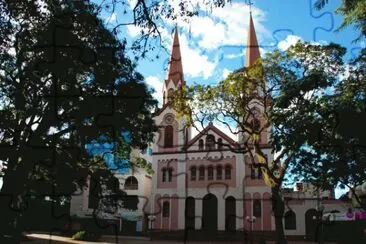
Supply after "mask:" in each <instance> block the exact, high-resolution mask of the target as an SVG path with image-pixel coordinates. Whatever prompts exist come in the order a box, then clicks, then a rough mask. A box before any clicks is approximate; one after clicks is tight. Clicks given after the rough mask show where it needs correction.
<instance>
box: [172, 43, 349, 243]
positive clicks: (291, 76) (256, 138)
mask: <svg viewBox="0 0 366 244" xmlns="http://www.w3.org/2000/svg"><path fill="white" fill-rule="evenodd" d="M344 54H345V49H344V48H342V47H340V46H339V45H336V44H330V45H327V46H319V45H310V44H309V43H300V42H299V43H297V44H296V45H294V46H292V47H290V48H289V49H288V50H287V51H285V52H280V51H279V50H276V51H274V52H273V53H270V54H268V55H267V57H266V58H265V59H264V60H263V61H261V60H258V61H257V62H256V64H255V65H253V66H251V67H249V68H242V69H240V70H237V71H236V72H234V73H232V74H230V75H229V76H228V78H227V79H225V80H223V81H221V82H219V83H218V84H217V85H215V86H205V85H193V86H184V87H182V89H180V90H178V91H177V92H176V93H175V95H174V99H173V102H172V106H173V108H174V109H175V111H177V113H178V114H179V115H180V116H182V117H183V118H185V120H186V122H187V126H194V127H196V129H197V130H199V131H201V130H202V127H204V126H205V125H206V124H207V122H211V121H215V122H217V123H221V124H222V125H224V126H226V127H227V128H228V129H229V130H230V131H231V132H232V133H233V134H237V135H239V136H240V137H241V139H240V141H239V145H238V146H237V147H231V146H230V145H224V146H226V147H229V148H230V149H231V150H232V151H233V152H236V153H243V154H245V155H247V156H248V157H249V160H250V163H251V164H253V165H254V166H255V167H257V168H259V169H260V170H262V173H263V176H264V180H265V182H266V184H267V185H268V186H269V187H271V190H272V209H273V214H274V216H275V225H276V233H277V243H286V240H285V238H284V230H283V224H282V218H283V216H284V210H285V205H284V201H283V199H282V197H281V195H280V189H281V186H282V183H283V181H284V179H285V177H286V174H287V173H289V172H290V169H292V168H293V167H294V165H296V164H298V152H299V151H300V149H303V148H308V147H311V146H312V145H313V144H316V143H317V141H318V139H319V138H318V132H319V128H321V127H319V126H320V125H321V126H331V124H330V123H331V122H332V121H333V120H334V119H335V118H334V117H332V116H329V117H327V116H328V115H331V114H327V115H324V116H322V114H318V113H317V112H318V111H319V109H320V107H321V103H319V100H320V99H321V98H322V95H323V94H324V93H325V91H326V90H327V88H329V87H332V86H333V85H334V84H335V83H336V81H337V78H338V75H339V74H340V73H341V72H342V67H343V61H342V57H343V55H344ZM258 110H259V113H258ZM266 133H271V141H269V142H267V141H266V140H263V139H262V138H263V135H265V134H266ZM268 143H269V144H271V145H272V147H273V153H274V154H275V155H276V157H275V158H274V159H272V158H271V157H267V155H268V154H267V152H266V144H268ZM304 151H305V149H304ZM266 154H267V155H266ZM305 163H306V162H305Z"/></svg>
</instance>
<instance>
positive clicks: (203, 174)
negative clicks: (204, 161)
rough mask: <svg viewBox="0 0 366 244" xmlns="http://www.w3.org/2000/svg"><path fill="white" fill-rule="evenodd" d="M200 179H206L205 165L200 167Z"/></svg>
mask: <svg viewBox="0 0 366 244" xmlns="http://www.w3.org/2000/svg"><path fill="white" fill-rule="evenodd" d="M199 174H200V175H199V180H204V179H205V168H204V167H203V166H201V167H200V169H199Z"/></svg>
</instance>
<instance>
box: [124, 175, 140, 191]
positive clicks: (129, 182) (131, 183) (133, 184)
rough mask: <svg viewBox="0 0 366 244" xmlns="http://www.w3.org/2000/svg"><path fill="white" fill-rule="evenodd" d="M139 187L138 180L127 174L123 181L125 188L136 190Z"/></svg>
mask: <svg viewBox="0 0 366 244" xmlns="http://www.w3.org/2000/svg"><path fill="white" fill-rule="evenodd" d="M138 188H139V185H138V181H137V179H136V177H135V176H129V177H128V178H127V179H126V181H125V190H137V189H138Z"/></svg>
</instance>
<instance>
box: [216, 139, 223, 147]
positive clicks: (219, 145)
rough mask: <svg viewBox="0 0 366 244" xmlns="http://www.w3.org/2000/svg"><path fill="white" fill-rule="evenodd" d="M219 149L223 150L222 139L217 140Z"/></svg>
mask: <svg viewBox="0 0 366 244" xmlns="http://www.w3.org/2000/svg"><path fill="white" fill-rule="evenodd" d="M217 149H222V139H221V138H219V139H217Z"/></svg>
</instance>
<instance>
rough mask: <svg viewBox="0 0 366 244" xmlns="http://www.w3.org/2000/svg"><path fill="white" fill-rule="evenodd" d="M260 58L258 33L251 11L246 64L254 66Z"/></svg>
mask: <svg viewBox="0 0 366 244" xmlns="http://www.w3.org/2000/svg"><path fill="white" fill-rule="evenodd" d="M258 58H260V53H259V46H258V41H257V35H256V34H255V29H254V24H253V18H252V13H250V18H249V28H248V42H247V50H246V55H245V66H246V67H249V66H252V65H253V64H254V63H255V61H256V60H257V59H258Z"/></svg>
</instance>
